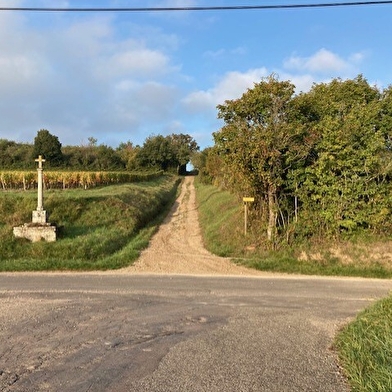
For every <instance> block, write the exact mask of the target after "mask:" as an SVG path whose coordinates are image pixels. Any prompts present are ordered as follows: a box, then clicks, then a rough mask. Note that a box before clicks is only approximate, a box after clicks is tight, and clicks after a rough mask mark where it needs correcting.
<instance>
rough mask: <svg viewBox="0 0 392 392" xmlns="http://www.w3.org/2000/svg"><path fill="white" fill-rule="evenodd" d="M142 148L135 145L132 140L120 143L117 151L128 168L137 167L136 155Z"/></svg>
mask: <svg viewBox="0 0 392 392" xmlns="http://www.w3.org/2000/svg"><path fill="white" fill-rule="evenodd" d="M139 150H140V147H139V146H134V145H133V143H132V142H130V141H128V142H126V143H120V145H119V146H118V147H117V148H116V153H117V155H118V156H119V157H120V159H121V162H122V164H123V165H124V166H125V168H126V169H127V170H132V169H135V167H136V156H137V153H138V151H139Z"/></svg>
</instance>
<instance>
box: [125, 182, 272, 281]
mask: <svg viewBox="0 0 392 392" xmlns="http://www.w3.org/2000/svg"><path fill="white" fill-rule="evenodd" d="M217 213H219V211H217ZM123 272H126V273H135V272H136V273H157V274H190V275H237V276H238V275H240V276H245V275H248V276H260V275H266V273H263V272H260V271H255V270H252V269H248V268H245V267H240V266H237V265H235V264H233V263H232V262H230V260H229V259H226V258H223V257H218V256H215V255H213V254H211V253H209V252H208V251H207V250H206V249H205V248H204V245H203V240H202V236H201V232H200V226H199V218H198V211H197V203H196V193H195V186H194V177H185V178H184V181H183V183H182V186H181V192H180V195H179V197H178V198H177V200H176V202H175V203H174V205H173V208H172V209H171V211H170V213H169V215H168V216H167V218H166V219H165V221H164V222H163V224H162V225H161V227H160V228H159V230H158V232H157V233H156V235H155V236H154V237H153V239H152V241H151V243H150V246H149V247H148V248H147V249H146V250H145V251H144V252H143V253H142V255H141V257H140V258H139V260H138V261H137V262H136V263H135V265H134V266H132V267H129V268H126V269H124V270H123Z"/></svg>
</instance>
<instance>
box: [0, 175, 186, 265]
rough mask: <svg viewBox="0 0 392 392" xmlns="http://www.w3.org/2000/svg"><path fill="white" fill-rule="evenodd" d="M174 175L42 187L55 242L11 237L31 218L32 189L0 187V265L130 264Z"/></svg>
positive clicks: (162, 208) (165, 204)
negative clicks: (55, 233)
mask: <svg viewBox="0 0 392 392" xmlns="http://www.w3.org/2000/svg"><path fill="white" fill-rule="evenodd" d="M178 183H179V180H178V179H177V178H176V177H174V176H159V177H158V178H155V179H153V180H150V181H145V182H138V183H131V184H121V185H110V186H106V187H96V188H93V189H87V190H85V189H66V190H46V191H45V192H44V206H45V209H46V210H47V211H48V212H49V213H50V217H49V221H50V222H51V223H55V224H56V225H57V226H58V231H59V235H58V241H57V242H55V243H46V242H43V241H42V242H37V243H30V242H29V241H27V240H24V239H15V238H14V236H13V233H12V230H13V227H14V226H18V225H21V224H23V223H28V222H31V212H32V211H33V210H35V209H36V205H37V192H36V191H33V190H31V191H4V192H0V210H1V211H3V214H2V215H1V216H0V271H11V270H13V271H15V270H17V271H18V270H19V271H21V270H74V269H78V270H94V269H115V268H121V267H123V266H126V265H129V264H131V263H132V262H133V261H134V260H135V259H136V258H137V257H138V255H139V253H140V251H141V250H142V249H143V248H144V247H145V246H147V244H148V241H149V239H150V237H151V235H152V234H153V233H154V231H155V229H156V225H157V224H158V223H159V219H163V217H164V216H165V214H166V213H167V209H168V208H169V207H170V206H171V205H172V203H173V202H174V199H175V196H176V192H177V186H178Z"/></svg>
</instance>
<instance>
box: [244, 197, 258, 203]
mask: <svg viewBox="0 0 392 392" xmlns="http://www.w3.org/2000/svg"><path fill="white" fill-rule="evenodd" d="M242 200H243V201H244V202H245V203H246V202H252V201H255V198H254V197H244V198H243V199H242Z"/></svg>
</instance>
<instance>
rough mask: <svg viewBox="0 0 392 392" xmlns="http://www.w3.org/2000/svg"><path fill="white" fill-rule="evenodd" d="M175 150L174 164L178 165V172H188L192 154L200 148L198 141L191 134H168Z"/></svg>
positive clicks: (183, 173) (180, 173)
mask: <svg viewBox="0 0 392 392" xmlns="http://www.w3.org/2000/svg"><path fill="white" fill-rule="evenodd" d="M168 139H169V141H170V144H171V146H172V150H173V164H174V165H175V166H176V170H177V174H179V175H185V174H186V165H187V164H188V163H189V162H190V160H191V156H192V154H193V153H194V152H195V151H198V150H199V146H198V145H197V143H196V141H195V140H194V139H193V138H192V136H190V135H184V134H182V133H180V134H172V135H170V136H168Z"/></svg>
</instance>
